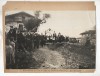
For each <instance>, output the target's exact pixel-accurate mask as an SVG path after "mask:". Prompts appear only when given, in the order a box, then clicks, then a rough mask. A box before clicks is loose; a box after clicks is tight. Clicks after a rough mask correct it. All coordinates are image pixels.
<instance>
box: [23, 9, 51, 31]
mask: <svg viewBox="0 0 100 76" xmlns="http://www.w3.org/2000/svg"><path fill="white" fill-rule="evenodd" d="M40 13H41V11H35V13H34V18H31V19H29V20H28V21H25V22H24V25H25V27H26V29H27V30H28V31H32V30H33V31H34V32H36V31H37V29H38V27H39V26H40V24H43V23H46V20H47V19H48V18H50V14H47V13H45V14H43V17H42V18H41V19H40V18H39V17H40Z"/></svg>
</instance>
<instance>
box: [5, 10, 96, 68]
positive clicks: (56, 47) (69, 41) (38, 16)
mask: <svg viewBox="0 0 100 76" xmlns="http://www.w3.org/2000/svg"><path fill="white" fill-rule="evenodd" d="M95 14H96V13H95V10H88V11H85V10H83V11H77V10H73V11H70V10H67V11H44V10H15V11H14V10H12V11H6V12H5V26H4V27H5V57H6V58H5V60H6V63H5V67H6V69H95V66H96V21H95V16H96V15H95Z"/></svg>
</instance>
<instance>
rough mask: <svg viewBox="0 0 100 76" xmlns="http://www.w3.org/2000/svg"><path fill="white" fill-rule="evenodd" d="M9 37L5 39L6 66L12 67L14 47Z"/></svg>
mask: <svg viewBox="0 0 100 76" xmlns="http://www.w3.org/2000/svg"><path fill="white" fill-rule="evenodd" d="M11 44H12V43H11V42H10V40H9V39H6V63H7V64H6V68H13V64H14V49H13V46H12V45H11Z"/></svg>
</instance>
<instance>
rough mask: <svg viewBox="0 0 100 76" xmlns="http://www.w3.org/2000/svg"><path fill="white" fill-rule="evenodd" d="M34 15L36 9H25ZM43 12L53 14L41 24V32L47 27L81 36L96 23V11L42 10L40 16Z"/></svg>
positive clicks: (10, 12) (68, 34)
mask: <svg viewBox="0 0 100 76" xmlns="http://www.w3.org/2000/svg"><path fill="white" fill-rule="evenodd" d="M17 12H20V11H7V12H6V15H9V14H13V13H17ZM24 12H27V13H29V14H31V15H34V11H32V10H31V11H24ZM43 13H48V14H50V15H51V17H50V18H48V19H47V22H46V23H44V24H41V25H40V26H39V28H38V32H39V33H44V31H45V30H47V29H49V28H50V29H52V32H53V31H55V32H56V33H59V32H60V33H61V34H63V35H64V36H69V37H81V35H80V33H82V32H84V31H87V30H91V29H93V27H94V26H95V25H96V22H95V11H41V15H40V18H42V16H43Z"/></svg>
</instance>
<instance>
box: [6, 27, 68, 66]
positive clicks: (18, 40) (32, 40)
mask: <svg viewBox="0 0 100 76" xmlns="http://www.w3.org/2000/svg"><path fill="white" fill-rule="evenodd" d="M64 41H66V42H68V37H64V36H63V35H61V33H59V34H58V35H57V34H56V33H55V31H54V33H53V34H52V35H49V36H48V35H46V34H45V35H43V34H42V33H41V34H38V33H36V32H31V31H21V30H19V29H18V28H14V27H13V26H10V30H9V32H8V33H6V54H7V56H6V62H7V68H15V67H12V66H13V65H15V64H17V66H19V65H21V64H19V63H21V61H22V60H21V58H22V57H20V56H23V57H24V58H25V57H26V55H25V54H26V53H27V52H29V53H31V52H34V51H36V50H37V49H39V48H40V47H41V48H43V47H44V46H45V45H46V44H47V43H52V44H54V43H57V42H59V43H61V42H64ZM21 53H22V54H24V55H25V56H24V55H20V54H21ZM18 64H19V65H18ZM20 67H21V66H20Z"/></svg>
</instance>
